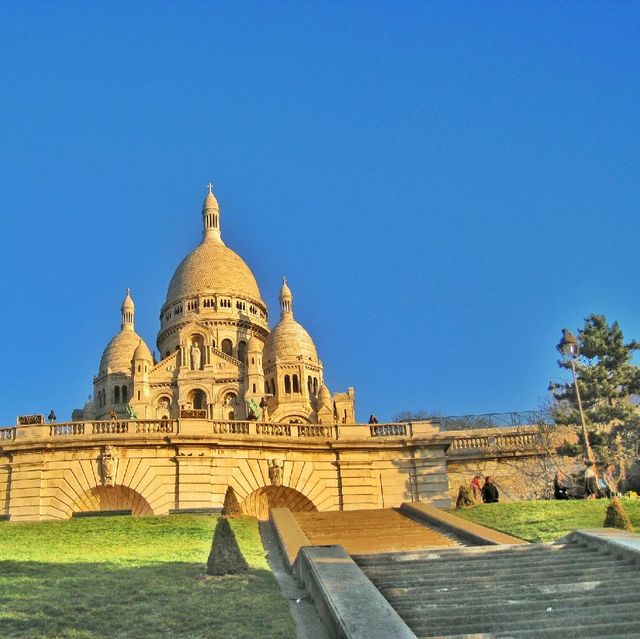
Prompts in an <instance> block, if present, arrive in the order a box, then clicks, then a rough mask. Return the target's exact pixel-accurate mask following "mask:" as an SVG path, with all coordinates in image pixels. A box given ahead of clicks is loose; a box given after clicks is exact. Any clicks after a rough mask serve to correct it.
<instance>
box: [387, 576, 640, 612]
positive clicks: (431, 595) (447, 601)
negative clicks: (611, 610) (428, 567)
mask: <svg viewBox="0 0 640 639" xmlns="http://www.w3.org/2000/svg"><path fill="white" fill-rule="evenodd" d="M598 589H601V590H598ZM380 592H381V593H382V594H383V595H384V596H385V598H386V599H387V600H388V601H390V602H393V605H394V607H397V608H404V607H406V606H408V607H412V606H416V607H417V606H419V607H421V608H423V609H429V608H451V609H453V610H456V609H459V608H465V609H467V608H468V609H474V608H476V607H479V606H482V605H483V604H482V603H480V602H479V600H481V599H482V598H483V597H484V596H485V595H486V596H490V597H491V600H492V601H493V602H494V604H495V605H500V606H504V607H510V606H517V605H519V604H520V603H521V602H532V601H533V602H536V601H548V602H553V601H556V600H560V601H570V600H577V601H581V600H583V599H584V598H585V597H588V598H590V599H594V600H595V599H597V600H604V601H608V600H611V602H612V603H616V602H618V601H621V602H622V601H626V600H627V596H628V595H630V594H631V595H632V596H633V597H637V594H636V593H637V592H640V576H638V577H637V578H633V579H629V578H628V579H626V580H625V581H624V582H620V581H619V580H615V579H611V581H610V582H609V583H604V582H602V581H583V582H579V583H576V582H573V581H570V582H568V583H564V584H562V583H554V584H541V585H537V586H536V585H531V584H521V585H519V586H514V585H513V584H509V585H507V586H505V585H502V584H499V583H498V584H493V583H487V584H483V585H481V586H479V587H478V588H476V589H474V590H469V589H468V588H457V587H454V588H447V589H443V590H440V591H436V590H434V589H433V588H430V587H428V586H423V587H419V588H383V589H381V591H380ZM550 605H551V604H550Z"/></svg>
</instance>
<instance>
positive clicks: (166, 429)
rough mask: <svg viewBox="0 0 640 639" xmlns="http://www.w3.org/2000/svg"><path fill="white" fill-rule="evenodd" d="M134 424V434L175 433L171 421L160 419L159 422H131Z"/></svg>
mask: <svg viewBox="0 0 640 639" xmlns="http://www.w3.org/2000/svg"><path fill="white" fill-rule="evenodd" d="M131 423H132V424H135V427H136V433H144V434H151V433H173V432H175V424H174V422H173V420H170V419H161V420H137V421H134V422H131Z"/></svg>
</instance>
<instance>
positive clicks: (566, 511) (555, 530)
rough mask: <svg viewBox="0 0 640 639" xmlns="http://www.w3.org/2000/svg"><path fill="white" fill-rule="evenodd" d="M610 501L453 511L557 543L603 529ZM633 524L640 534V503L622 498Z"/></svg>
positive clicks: (530, 537)
mask: <svg viewBox="0 0 640 639" xmlns="http://www.w3.org/2000/svg"><path fill="white" fill-rule="evenodd" d="M608 504H609V500H608V499H596V500H589V499H577V500H569V501H555V500H551V501H522V502H509V503H504V504H480V505H478V506H473V507H471V508H465V509H460V510H454V511H452V512H453V514H455V515H458V516H459V517H462V518H464V519H468V520H470V521H474V522H476V523H478V524H482V525H483V526H488V527H489V528H494V529H495V530H499V531H501V532H504V533H507V534H509V535H513V536H514V537H519V538H520V539H525V540H526V541H532V542H539V541H555V540H556V539H560V538H561V537H564V536H565V535H567V534H568V533H570V532H571V531H572V530H576V529H577V528H602V525H603V523H604V517H605V511H606V509H607V505H608ZM622 504H623V506H624V508H625V510H626V511H627V513H628V515H629V517H630V519H631V523H632V524H633V526H634V528H635V530H636V531H640V500H638V499H635V500H630V499H622Z"/></svg>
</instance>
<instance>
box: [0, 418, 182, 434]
mask: <svg viewBox="0 0 640 639" xmlns="http://www.w3.org/2000/svg"><path fill="white" fill-rule="evenodd" d="M175 424H176V422H175V421H174V420H171V419H162V420H160V419H139V420H138V419H135V420H121V419H111V420H109V421H96V422H61V423H54V424H48V428H49V437H78V436H83V435H127V434H135V435H139V434H145V435H148V434H153V433H173V432H175ZM7 430H10V429H7ZM14 430H15V429H14ZM0 432H2V431H1V430H0ZM0 439H2V437H1V436H0ZM13 439H15V436H14V438H13Z"/></svg>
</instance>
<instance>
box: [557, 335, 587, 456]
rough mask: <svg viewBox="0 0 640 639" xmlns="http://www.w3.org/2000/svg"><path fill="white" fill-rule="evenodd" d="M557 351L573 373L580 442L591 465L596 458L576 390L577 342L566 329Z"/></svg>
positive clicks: (578, 352)
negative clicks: (578, 414)
mask: <svg viewBox="0 0 640 639" xmlns="http://www.w3.org/2000/svg"><path fill="white" fill-rule="evenodd" d="M558 350H559V351H560V352H561V353H562V354H563V355H564V356H565V357H566V358H567V359H568V360H569V364H571V372H572V373H573V384H574V386H575V388H576V399H577V400H578V410H579V411H580V423H581V425H582V441H583V443H584V452H585V455H586V457H587V461H589V462H591V463H593V462H595V460H596V458H595V455H594V454H593V450H591V445H590V444H589V433H588V432H587V424H586V421H585V418H584V410H583V409H582V399H581V398H580V389H579V388H578V373H577V371H576V359H577V358H578V355H580V348H579V347H578V340H577V339H576V336H575V335H574V334H573V333H572V332H571V331H570V330H569V329H568V328H563V329H562V339H561V340H560V343H559V344H558Z"/></svg>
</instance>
